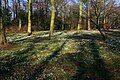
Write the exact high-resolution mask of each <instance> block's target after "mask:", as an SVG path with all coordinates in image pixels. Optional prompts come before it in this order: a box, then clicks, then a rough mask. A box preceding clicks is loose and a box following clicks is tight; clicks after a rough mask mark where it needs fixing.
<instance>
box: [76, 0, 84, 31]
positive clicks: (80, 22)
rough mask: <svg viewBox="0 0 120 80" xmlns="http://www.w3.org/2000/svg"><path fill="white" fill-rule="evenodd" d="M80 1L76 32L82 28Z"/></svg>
mask: <svg viewBox="0 0 120 80" xmlns="http://www.w3.org/2000/svg"><path fill="white" fill-rule="evenodd" d="M82 3H83V2H82V0H80V2H79V21H78V27H77V30H80V29H81V28H82Z"/></svg>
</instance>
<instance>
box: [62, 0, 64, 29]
mask: <svg viewBox="0 0 120 80" xmlns="http://www.w3.org/2000/svg"><path fill="white" fill-rule="evenodd" d="M64 10H65V4H64V0H63V2H62V30H64V23H65V14H64Z"/></svg>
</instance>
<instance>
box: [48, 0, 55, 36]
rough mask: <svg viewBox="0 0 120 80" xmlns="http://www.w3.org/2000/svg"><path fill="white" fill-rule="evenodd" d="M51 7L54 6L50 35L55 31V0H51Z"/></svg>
mask: <svg viewBox="0 0 120 80" xmlns="http://www.w3.org/2000/svg"><path fill="white" fill-rule="evenodd" d="M51 6H52V7H51V8H52V11H51V23H50V33H49V36H52V35H53V31H54V27H55V26H54V23H55V6H54V0H51Z"/></svg>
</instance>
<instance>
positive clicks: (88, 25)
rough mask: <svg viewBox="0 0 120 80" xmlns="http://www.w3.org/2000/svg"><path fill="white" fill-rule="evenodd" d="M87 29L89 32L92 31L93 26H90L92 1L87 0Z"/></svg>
mask: <svg viewBox="0 0 120 80" xmlns="http://www.w3.org/2000/svg"><path fill="white" fill-rule="evenodd" d="M87 17H88V18H87V27H88V30H91V26H90V1H89V0H87Z"/></svg>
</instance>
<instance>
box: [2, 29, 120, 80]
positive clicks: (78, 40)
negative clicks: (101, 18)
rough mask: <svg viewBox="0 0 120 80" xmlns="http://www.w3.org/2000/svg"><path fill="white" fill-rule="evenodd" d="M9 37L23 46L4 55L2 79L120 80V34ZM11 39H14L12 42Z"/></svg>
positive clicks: (88, 32)
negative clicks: (103, 37) (105, 35)
mask: <svg viewBox="0 0 120 80" xmlns="http://www.w3.org/2000/svg"><path fill="white" fill-rule="evenodd" d="M107 33H108V34H107V36H108V37H107V39H106V40H105V41H103V40H102V37H101V35H100V34H99V32H98V31H81V32H80V33H77V32H76V31H68V32H64V31H62V32H55V34H54V36H53V37H51V38H49V37H48V36H49V35H48V32H47V31H45V32H35V33H33V35H32V36H31V37H27V35H26V34H22V33H20V34H17V35H16V34H8V39H9V41H10V42H13V43H14V44H19V45H18V46H16V47H15V48H13V49H10V50H1V51H0V78H1V79H3V80H4V79H6V80H7V79H13V80H14V79H17V80H23V79H25V80H28V79H30V80H34V79H35V80H47V79H48V80H49V79H50V80H86V79H87V80H99V79H100V80H119V79H120V77H119V76H120V69H119V68H120V31H111V32H107ZM10 38H11V39H10Z"/></svg>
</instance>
